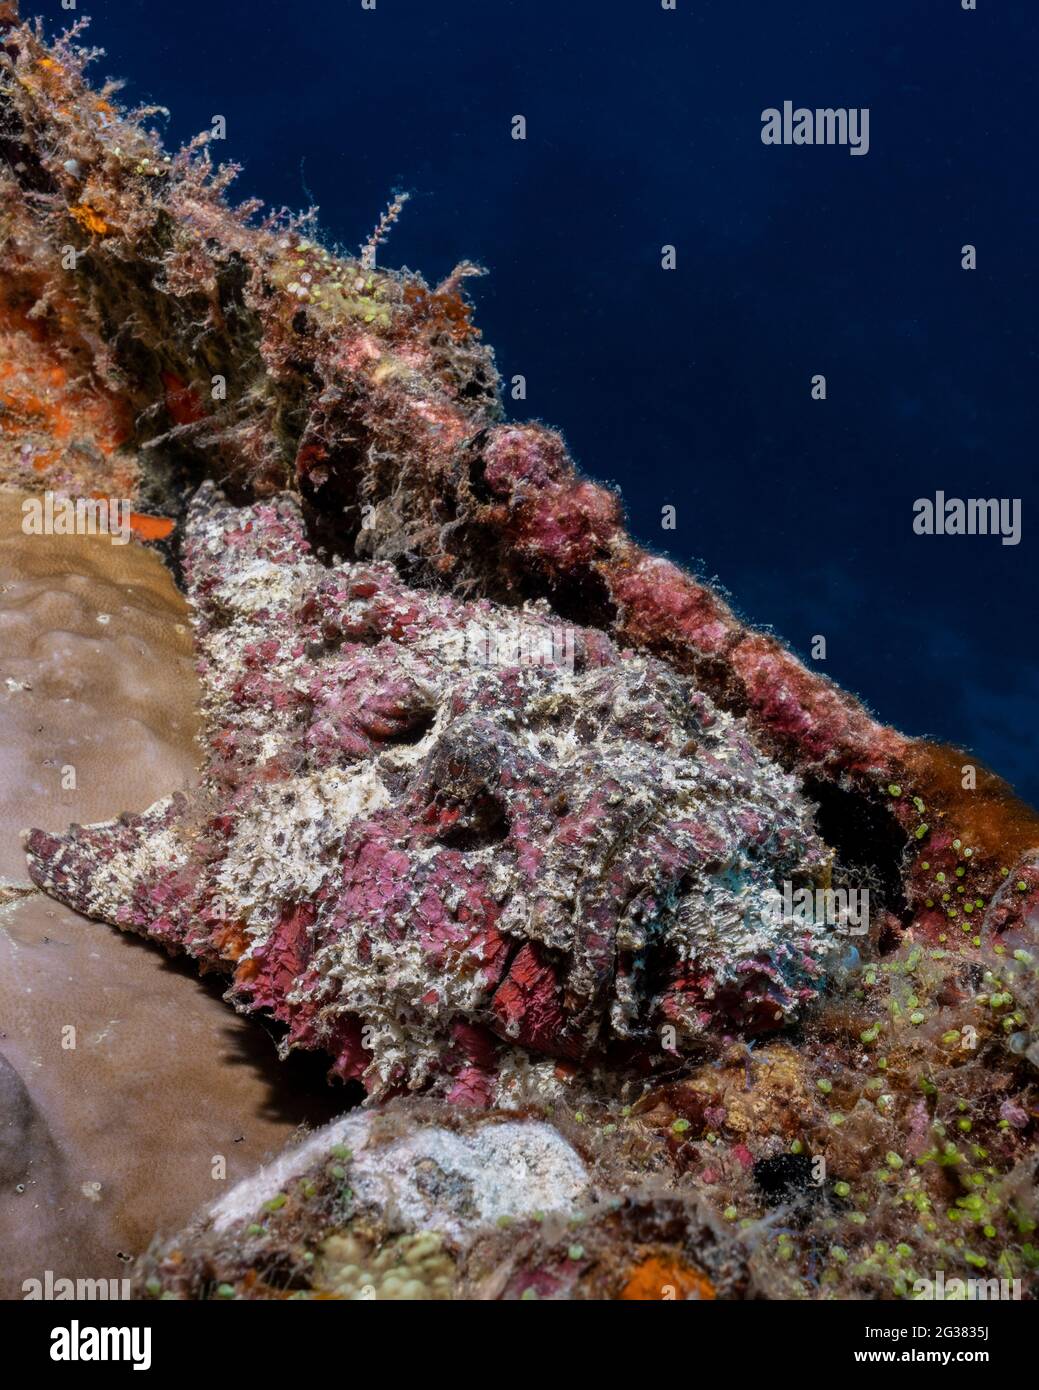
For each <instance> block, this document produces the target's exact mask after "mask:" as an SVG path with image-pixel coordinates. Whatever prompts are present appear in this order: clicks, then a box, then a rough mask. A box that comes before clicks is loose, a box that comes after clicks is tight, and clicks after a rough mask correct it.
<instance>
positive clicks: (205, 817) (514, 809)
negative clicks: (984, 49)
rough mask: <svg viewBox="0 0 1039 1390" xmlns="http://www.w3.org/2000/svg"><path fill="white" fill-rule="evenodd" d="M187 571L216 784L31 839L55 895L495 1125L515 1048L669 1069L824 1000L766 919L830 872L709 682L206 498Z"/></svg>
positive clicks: (252, 1005) (210, 777) (345, 1071)
mask: <svg viewBox="0 0 1039 1390" xmlns="http://www.w3.org/2000/svg"><path fill="white" fill-rule="evenodd" d="M185 569H186V575H187V581H188V593H189V599H190V602H191V605H192V609H193V613H194V615H195V616H194V620H195V626H196V640H197V644H198V650H199V653H200V665H199V670H200V675H201V679H202V684H203V690H204V697H203V718H204V734H203V742H204V746H205V751H206V754H207V759H206V767H205V774H204V784H203V786H202V788H201V789H200V791H199V792H198V793H197V794H196V795H193V796H190V797H186V796H184V795H181V794H178V795H177V796H175V797H172V798H170V799H169V800H166V801H163V802H160V803H159V804H157V805H156V806H153V807H152V808H151V809H150V810H148V811H147V812H146V813H145V814H143V815H139V816H124V817H121V818H120V819H119V820H118V821H115V822H112V823H109V824H104V825H99V826H91V827H73V828H72V830H71V831H70V832H69V834H68V835H67V836H64V837H60V836H54V835H49V834H46V833H44V832H42V831H33V832H32V833H31V834H30V835H29V836H28V837H27V849H28V856H29V863H30V867H31V872H32V875H33V878H34V880H35V881H36V882H37V883H38V884H39V885H40V886H41V887H42V888H44V889H45V890H46V891H48V892H49V893H52V894H53V895H54V896H56V897H58V898H61V899H62V900H63V901H65V902H67V903H68V904H69V905H71V906H73V907H75V908H76V909H77V910H79V911H81V912H84V913H86V914H88V915H89V916H92V917H97V918H101V919H103V920H105V921H108V922H111V923H113V924H114V925H116V926H119V927H122V928H125V929H128V930H131V931H135V932H138V933H140V934H142V935H144V936H148V937H150V938H152V939H154V940H157V941H160V942H162V943H163V944H164V945H165V946H167V947H169V948H172V949H182V950H185V951H187V952H188V953H189V954H190V955H192V956H194V957H196V958H197V959H198V960H199V961H200V963H201V964H202V965H203V966H205V967H215V968H218V969H222V970H226V971H228V972H231V973H232V984H231V987H230V991H229V996H230V998H231V999H232V1000H233V1002H234V1003H235V1005H236V1006H237V1007H238V1008H239V1009H241V1010H243V1011H251V1010H263V1011H267V1012H269V1013H270V1014H272V1015H273V1016H274V1017H275V1018H276V1019H278V1020H279V1021H281V1022H282V1023H284V1024H286V1025H287V1034H286V1041H285V1046H286V1047H292V1046H300V1047H307V1048H320V1049H324V1050H325V1051H327V1052H328V1053H329V1054H331V1056H332V1057H333V1059H334V1064H333V1070H334V1071H335V1072H336V1073H337V1074H338V1075H339V1076H341V1077H343V1078H359V1079H361V1080H363V1082H364V1084H365V1086H366V1087H367V1088H368V1089H369V1091H371V1092H373V1093H376V1094H385V1093H387V1092H390V1091H393V1090H396V1089H400V1088H403V1087H408V1088H412V1089H418V1088H427V1087H431V1088H433V1089H435V1090H437V1091H440V1092H442V1093H446V1094H448V1095H449V1096H450V1097H451V1098H453V1099H455V1100H459V1101H463V1102H470V1103H480V1104H482V1103H487V1102H490V1101H491V1100H493V1099H495V1098H496V1097H497V1082H498V1078H499V1074H500V1072H501V1070H502V1067H503V1065H504V1064H506V1063H507V1061H508V1059H509V1054H510V1053H511V1052H513V1051H514V1050H515V1049H517V1048H519V1049H523V1050H524V1051H526V1052H529V1053H532V1054H536V1055H539V1056H545V1057H551V1058H556V1059H563V1060H564V1061H568V1062H570V1063H577V1062H581V1061H584V1060H589V1059H598V1058H600V1057H605V1056H606V1055H607V1054H611V1055H612V1056H613V1057H614V1058H616V1059H619V1060H621V1061H633V1060H634V1059H635V1058H636V1057H640V1056H641V1058H642V1060H643V1064H645V1063H646V1062H649V1063H650V1064H652V1063H658V1064H659V1063H661V1062H663V1061H664V1060H665V1059H666V1057H667V1056H668V1055H669V1054H671V1053H673V1052H674V1051H676V1050H677V1051H681V1050H683V1049H687V1048H688V1047H689V1046H690V1045H693V1044H696V1043H697V1042H698V1041H699V1040H701V1039H703V1038H705V1037H708V1036H716V1037H724V1036H728V1035H732V1034H755V1033H759V1032H761V1031H765V1030H769V1029H773V1028H775V1027H778V1026H780V1025H781V1024H784V1023H786V1022H788V1021H789V1019H790V1017H791V1016H792V1015H793V1014H794V1013H796V1011H797V1010H798V1008H799V1006H801V1005H802V1004H803V1003H805V1002H806V1001H808V1000H810V999H811V998H813V996H814V994H815V989H816V985H817V982H818V980H819V978H820V975H821V972H822V969H823V964H824V962H825V959H826V957H827V955H828V953H829V952H830V950H831V946H832V936H831V935H830V933H828V932H827V931H826V929H825V928H823V927H816V926H812V927H810V928H809V929H805V928H804V927H803V926H800V925H795V924H794V923H793V922H791V921H787V922H785V923H779V924H778V925H777V924H776V922H775V918H774V915H772V916H770V908H772V907H774V904H775V902H776V901H777V899H778V897H779V894H780V892H781V889H782V884H783V882H784V881H785V880H791V879H794V880H797V881H799V882H812V881H822V880H824V879H825V877H826V875H827V873H828V870H829V863H830V854H829V851H828V849H827V847H826V846H825V845H824V844H823V843H822V841H821V840H820V838H819V837H818V835H817V833H816V832H815V829H814V824H813V815H812V807H811V805H810V803H809V802H808V801H807V800H806V799H805V798H804V797H803V795H802V794H801V793H800V791H799V789H798V784H797V781H796V779H795V778H794V777H793V776H791V775H790V774H788V773H786V772H784V771H782V769H780V768H779V767H778V766H777V765H776V764H774V763H772V762H770V761H769V760H768V759H767V758H766V757H765V756H764V755H763V754H762V753H761V752H760V751H759V750H758V749H757V748H756V747H755V746H754V745H753V744H752V742H751V741H750V740H749V738H748V736H747V732H746V729H745V728H744V726H743V724H742V723H741V721H740V720H739V719H737V718H735V717H733V716H731V715H728V714H725V713H722V712H720V711H718V710H717V709H715V707H714V706H713V705H712V703H711V701H710V700H709V699H708V698H707V697H706V696H705V695H703V694H702V693H700V692H699V691H698V690H697V689H696V688H695V687H694V685H693V684H692V682H691V681H690V680H689V679H688V678H684V677H681V676H679V675H676V674H675V673H674V672H673V671H672V670H670V669H669V668H668V667H667V666H666V665H664V664H663V663H661V662H659V661H657V660H655V659H652V658H647V657H644V656H640V655H636V654H634V653H632V652H630V651H622V650H620V649H618V647H617V646H616V645H615V644H614V643H613V642H612V641H611V640H610V639H609V638H607V637H606V636H604V635H603V634H602V633H600V632H597V631H595V630H592V629H583V628H580V629H574V628H568V627H565V625H563V624H562V623H561V621H560V620H559V619H558V618H556V617H554V616H553V615H552V614H551V613H550V612H549V610H548V609H547V607H546V606H545V605H544V604H535V605H529V606H528V607H526V608H521V609H512V608H503V607H498V606H496V605H494V604H492V603H490V602H489V601H487V600H480V601H477V602H463V601H460V600H458V599H456V598H453V597H451V596H448V595H446V594H441V593H436V592H432V591H429V590H418V589H413V588H409V587H408V586H407V585H405V584H404V583H403V582H402V581H401V579H400V578H399V576H398V574H397V572H396V570H395V569H394V568H393V567H392V566H391V565H389V564H385V563H357V562H349V563H341V564H338V565H336V566H335V567H332V568H327V567H325V566H324V565H322V564H320V563H319V562H318V561H317V560H316V559H315V558H313V556H312V555H311V554H310V553H309V546H308V543H307V540H306V538H305V534H304V526H303V521H302V517H301V514H300V511H299V507H298V505H297V503H296V501H295V500H294V499H293V498H291V497H290V496H288V495H285V496H282V497H280V498H278V499H276V500H275V501H273V502H269V503H259V504H255V505H252V506H248V507H243V508H237V507H234V506H232V505H230V504H229V503H227V502H226V501H225V500H224V499H223V498H222V497H221V496H220V494H218V493H217V492H215V491H214V490H213V488H212V486H211V485H209V484H206V485H204V486H203V487H202V488H201V489H200V491H199V494H198V496H197V497H196V499H195V502H194V503H193V505H192V508H191V511H190V514H189V518H188V525H187V536H186V545H185ZM668 1025H670V1028H669V1029H668ZM665 1029H666V1030H667V1031H662V1030H665ZM662 1039H663V1041H662ZM498 1098H500V1097H498Z"/></svg>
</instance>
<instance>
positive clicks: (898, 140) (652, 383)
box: [23, 0, 1039, 802]
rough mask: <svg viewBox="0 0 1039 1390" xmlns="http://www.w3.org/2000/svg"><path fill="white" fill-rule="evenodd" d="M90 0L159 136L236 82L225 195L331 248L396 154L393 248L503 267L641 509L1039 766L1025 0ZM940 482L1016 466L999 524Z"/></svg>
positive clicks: (525, 324)
mask: <svg viewBox="0 0 1039 1390" xmlns="http://www.w3.org/2000/svg"><path fill="white" fill-rule="evenodd" d="M23 3H24V8H25V9H26V10H28V9H30V7H31V0H23ZM79 6H80V11H79V12H80V13H84V12H85V13H90V14H91V15H92V16H93V18H94V24H93V26H92V29H91V31H90V35H89V39H90V41H92V42H95V43H99V44H101V45H103V46H104V47H105V49H106V50H107V56H106V57H105V58H103V59H102V60H100V63H99V65H98V69H99V75H118V76H121V77H124V78H126V79H127V83H128V86H127V91H126V94H125V97H126V99H127V100H129V101H130V102H140V101H144V100H154V101H156V102H159V103H161V104H163V105H165V106H168V107H169V108H170V109H171V111H172V113H173V114H172V118H171V120H170V122H169V125H168V137H169V140H170V141H171V142H172V141H179V140H181V139H184V138H187V137H188V136H190V135H191V134H192V133H194V132H195V131H197V130H201V129H204V128H208V127H209V125H210V122H211V118H212V116H213V114H214V113H220V114H223V115H225V116H226V117H227V120H228V127H229V139H228V142H227V146H226V147H225V148H226V150H227V154H228V157H233V158H235V159H237V160H240V161H241V162H242V163H243V164H244V165H245V172H244V175H243V177H242V179H241V180H240V183H239V185H238V187H239V189H240V191H241V193H242V194H243V196H244V195H245V194H247V193H248V194H253V193H255V194H257V195H259V196H261V197H263V198H264V199H265V200H266V201H267V202H268V203H271V204H274V205H275V206H278V205H282V204H287V205H289V206H291V207H293V208H300V207H303V206H305V205H306V204H307V203H308V202H309V198H308V194H307V192H306V191H305V187H306V189H309V190H310V191H311V192H312V193H313V196H314V199H315V200H316V201H317V203H318V204H319V205H320V209H321V223H322V225H323V227H324V229H325V233H326V235H327V236H328V237H329V238H330V239H332V240H335V241H339V242H341V243H343V244H344V245H348V246H349V247H351V248H352V249H356V247H357V245H358V244H359V243H360V242H361V241H363V240H364V239H365V237H366V236H367V234H368V232H369V230H370V229H371V227H372V226H373V225H374V223H375V220H376V218H377V216H378V214H379V212H380V210H381V209H382V207H383V206H384V205H385V203H386V201H387V200H388V197H389V195H390V193H391V192H392V190H393V189H394V188H395V187H397V186H400V187H403V188H407V189H410V190H411V191H412V193H413V195H414V197H413V201H412V202H411V203H410V204H409V205H408V207H407V209H406V212H405V216H404V219H403V221H402V223H401V224H400V225H399V226H398V228H397V229H396V230H395V232H394V234H393V237H392V239H391V241H390V243H389V245H388V246H387V247H386V248H385V249H384V251H383V252H382V253H381V256H380V260H381V263H384V264H388V265H405V264H406V265H410V266H412V267H413V268H415V269H419V270H421V271H422V272H423V273H424V274H425V275H426V278H427V279H428V280H430V281H431V282H433V281H435V280H436V279H437V278H439V277H440V276H442V275H443V274H444V273H446V272H447V271H448V270H449V269H450V268H451V266H452V265H453V264H454V263H455V262H456V261H457V260H460V259H462V258H464V257H469V258H472V259H475V260H478V261H480V262H481V263H482V264H484V265H485V266H486V267H487V268H488V269H489V270H490V272H491V274H490V275H489V277H488V278H487V279H485V280H483V281H478V282H475V289H474V293H475V296H476V298H477V301H478V303H479V306H480V307H479V316H478V317H479V322H480V324H481V325H482V327H483V329H484V332H485V335H486V336H487V338H488V339H489V341H490V342H491V343H492V344H493V345H494V346H495V348H496V350H497V353H498V361H499V366H500V368H501V371H502V373H503V375H504V376H505V377H506V378H509V377H511V376H512V375H513V374H514V373H517V372H521V373H523V374H524V375H525V376H526V378H527V383H528V399H527V402H526V404H525V405H515V406H510V408H511V409H512V410H513V412H514V414H515V415H516V418H527V417H538V418H541V419H544V420H545V421H547V422H549V423H550V424H553V425H555V426H556V427H558V428H560V429H561V430H563V432H564V433H565V435H566V437H567V439H568V441H569V443H570V446H571V448H572V450H573V453H574V455H575V457H576V458H577V460H578V462H579V463H580V465H581V466H582V467H583V468H584V469H585V471H587V472H588V473H590V474H592V475H593V476H595V477H598V478H600V479H609V480H614V481H616V482H617V483H619V484H620V486H621V488H622V490H623V493H624V496H625V499H626V501H627V505H628V508H629V514H630V517H631V523H632V528H633V530H634V532H635V534H636V535H637V536H638V537H639V538H640V539H641V540H642V541H643V542H644V543H646V544H648V545H650V546H653V547H655V548H657V549H660V550H663V549H665V548H666V549H667V550H668V551H669V552H670V553H671V554H672V556H673V557H674V558H676V559H678V560H680V561H682V562H684V563H692V564H694V565H695V566H696V567H697V568H698V569H699V570H700V571H701V572H702V573H704V574H706V575H707V576H717V578H718V579H719V580H720V582H721V584H722V585H723V586H724V587H725V588H726V589H727V590H728V591H729V593H730V594H731V595H732V596H734V601H735V603H736V605H737V607H738V608H739V610H740V611H741V613H742V614H743V615H744V616H745V617H746V618H747V619H749V620H750V621H752V622H754V623H756V624H758V625H766V624H768V625H771V626H772V627H773V628H774V629H775V630H776V631H777V632H778V633H780V634H781V635H782V636H783V637H785V638H786V639H787V640H788V641H789V642H790V643H791V644H792V645H793V646H794V647H795V648H797V649H798V650H799V651H800V652H801V653H802V654H806V653H807V651H808V648H809V645H810V641H811V637H812V635H813V634H815V633H821V634H824V635H825V636H826V637H827V641H828V660H827V662H826V665H825V668H824V669H825V670H826V671H827V672H828V673H829V674H830V675H832V676H833V677H835V678H836V679H837V680H838V681H840V682H841V683H842V684H844V685H846V686H848V687H850V688H851V689H853V690H855V691H856V692H858V694H860V695H861V696H862V697H864V698H865V699H866V700H867V702H868V703H869V704H870V705H871V706H872V707H873V708H874V709H875V710H876V711H877V712H878V713H879V714H880V715H881V716H882V717H883V718H884V719H885V720H887V721H889V722H893V723H895V724H898V725H900V726H901V727H902V728H904V729H906V730H907V731H910V732H913V733H922V734H929V735H932V736H935V737H939V738H944V739H949V740H952V741H955V742H960V743H965V744H968V745H970V746H971V747H972V748H973V749H974V750H975V752H976V753H977V754H978V755H979V756H980V757H981V758H983V759H985V760H987V761H988V762H990V763H991V764H992V765H993V766H994V767H995V768H996V769H997V770H999V771H1001V772H1002V773H1003V774H1004V775H1006V776H1008V777H1009V778H1010V779H1011V780H1012V781H1013V782H1015V784H1016V785H1017V786H1018V787H1019V789H1020V790H1021V791H1022V792H1023V793H1024V794H1026V795H1027V796H1029V797H1030V799H1032V800H1034V801H1037V802H1039V758H1037V757H1036V752H1037V745H1039V732H1037V723H1039V721H1037V718H1036V714H1037V708H1039V698H1037V697H1039V666H1037V660H1036V610H1037V605H1036V597H1037V592H1036V591H1037V583H1036V569H1035V558H1034V557H1035V543H1034V537H1035V534H1036V533H1035V531H1034V530H1033V527H1034V526H1036V525H1037V511H1036V509H1035V502H1036V488H1035V485H1034V477H1035V439H1036V432H1037V431H1036V425H1037V414H1039V412H1037V404H1036V403H1037V399H1039V391H1037V372H1039V360H1037V350H1036V319H1037V313H1036V308H1037V303H1036V255H1037V253H1039V237H1037V222H1039V217H1037V211H1039V200H1037V187H1036V186H1037V181H1036V141H1037V139H1039V132H1037V122H1036V111H1037V105H1036V98H1037V94H1036V80H1035V74H1036V72H1037V71H1039V63H1037V58H1039V42H1037V40H1039V6H1037V5H1036V3H1035V0H1016V3H1010V0H1007V2H1006V3H996V0H979V6H980V11H979V12H977V13H965V12H963V11H962V10H961V8H960V0H882V2H880V3H878V0H797V2H796V3H793V0H791V2H790V3H777V2H774V0H742V2H741V0H678V10H677V12H675V13H670V12H666V11H663V10H662V9H661V8H660V4H659V0H378V3H377V9H376V10H375V12H366V11H363V10H362V8H361V0H314V3H310V4H306V3H304V4H299V5H297V6H292V5H288V4H285V3H283V0H209V2H208V3H198V0H176V3H175V4H174V3H170V4H159V3H156V2H155V0H79ZM39 12H40V13H42V14H44V15H46V16H47V18H48V21H49V23H50V27H51V28H53V27H54V24H56V23H59V22H64V21H67V19H68V15H66V14H64V13H63V12H62V10H61V8H60V4H59V0H47V3H46V4H40V5H39ZM786 98H789V99H791V100H792V101H793V102H794V103H795V105H800V104H803V105H806V106H810V107H815V106H846V107H852V106H856V107H861V106H868V107H869V108H870V110H871V131H870V137H871V149H870V153H869V154H868V155H867V156H866V157H864V158H853V157H851V156H850V154H849V153H848V151H847V150H846V149H839V148H831V149H827V148H812V147H808V148H767V147H765V146H763V145H762V144H761V140H760V129H761V124H760V115H761V111H762V109H763V108H765V107H768V106H781V105H782V102H783V100H784V99H786ZM516 113H522V114H524V115H525V116H526V117H527V120H528V124H529V133H528V139H527V141H526V142H525V143H520V142H517V141H514V140H512V139H511V138H510V121H511V118H512V116H513V115H514V114H516ZM218 148H219V147H218ZM301 159H303V160H305V165H304V168H303V171H302V173H301ZM665 242H670V243H674V244H675V245H676V246H677V248H678V269H677V271H675V272H674V273H665V272H664V271H662V270H661V269H660V247H661V245H662V244H663V243H665ZM966 242H972V243H975V244H976V245H977V247H978V253H979V269H978V270H977V271H976V272H974V273H966V272H964V271H962V270H961V269H960V247H961V246H962V245H963V244H964V243H966ZM473 284H474V282H470V285H473ZM816 372H822V373H825V375H826V377H827V380H828V387H829V399H828V400H827V401H826V402H825V403H814V402H812V401H811V399H810V395H809V384H810V378H811V376H812V375H813V374H814V373H816ZM939 488H940V489H943V490H944V491H945V492H946V494H947V495H949V496H960V497H988V496H997V497H1020V498H1021V499H1022V504H1023V540H1022V543H1021V544H1020V545H1019V546H1017V547H1009V546H1002V545H1001V544H1000V543H999V540H998V538H993V537H988V538H984V537H963V538H958V539H956V538H950V537H917V536H914V534H913V532H912V528H911V522H912V503H913V500H914V499H915V498H917V497H924V496H933V494H934V492H935V490H936V489H939ZM666 503H671V504H673V505H675V506H677V508H678V523H679V524H678V529H677V531H675V532H667V533H665V532H663V531H661V529H660V515H661V511H660V509H661V507H662V506H663V505H664V504H666Z"/></svg>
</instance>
